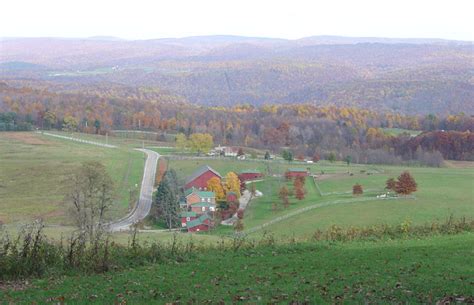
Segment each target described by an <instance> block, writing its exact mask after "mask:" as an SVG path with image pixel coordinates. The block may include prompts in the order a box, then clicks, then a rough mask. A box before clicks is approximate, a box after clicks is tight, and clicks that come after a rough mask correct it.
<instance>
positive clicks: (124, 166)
mask: <svg viewBox="0 0 474 305" xmlns="http://www.w3.org/2000/svg"><path fill="white" fill-rule="evenodd" d="M58 134H61V135H68V134H67V133H58ZM74 137H78V138H82V139H86V140H92V141H97V142H100V143H105V141H106V140H105V137H104V136H99V135H85V134H74ZM107 143H109V144H113V145H117V146H118V148H116V149H108V148H102V147H98V146H94V145H87V144H82V143H78V142H73V141H68V140H62V139H57V138H53V137H47V136H44V135H41V134H36V133H2V134H0V220H1V221H2V222H3V223H7V224H14V223H25V222H29V221H31V220H33V219H35V218H38V217H41V218H43V219H44V220H45V221H46V223H48V224H52V225H58V224H59V225H66V226H68V225H70V224H71V221H70V219H69V217H68V215H67V213H66V212H67V208H66V206H65V205H64V203H63V198H64V194H65V190H64V188H63V187H62V185H63V183H62V182H63V181H64V179H67V177H68V175H69V174H70V173H72V172H73V171H74V169H75V168H77V167H78V166H79V165H80V163H81V162H83V161H87V160H98V161H100V162H102V163H103V164H104V165H105V166H106V167H107V169H108V171H109V173H110V174H111V176H112V177H113V178H114V180H115V182H116V185H117V200H116V204H115V205H114V207H113V209H112V213H111V216H112V217H114V218H116V217H119V216H121V215H124V214H125V213H126V212H127V210H128V204H129V197H130V193H129V191H130V189H133V188H135V185H136V184H138V187H139V184H140V182H141V176H142V171H143V164H144V155H143V154H142V153H140V152H137V151H135V150H133V148H134V147H141V146H143V145H145V146H146V147H152V149H154V150H156V151H159V152H160V153H165V154H168V155H169V154H173V153H174V152H175V151H174V149H173V148H168V147H169V143H168V144H167V143H160V142H155V141H143V140H142V139H135V138H117V137H108V139H107ZM168 163H169V167H170V168H173V169H175V170H176V171H177V173H178V178H179V180H180V181H181V182H182V183H183V182H184V180H185V178H186V177H187V176H188V175H190V174H191V173H192V172H193V171H194V170H195V169H197V168H198V167H199V166H201V165H204V164H207V165H210V166H211V167H213V168H214V169H216V170H217V171H219V172H220V173H221V175H222V176H225V174H226V173H227V172H230V171H234V172H236V173H239V172H241V171H242V170H246V169H258V170H260V171H261V172H262V173H264V174H265V175H266V176H265V179H264V180H263V181H259V182H255V184H256V188H257V189H258V190H260V191H261V192H262V193H263V197H260V198H254V199H253V200H252V202H251V203H250V205H249V207H248V208H247V210H246V211H245V217H244V230H246V231H252V233H251V234H250V236H255V237H259V236H260V235H261V234H264V233H265V232H266V233H272V234H274V235H275V237H276V238H279V239H281V240H286V239H288V237H290V236H295V237H297V238H302V239H305V238H308V237H310V236H312V234H314V232H315V231H316V230H318V229H321V230H324V229H327V228H328V227H330V226H332V225H337V226H341V227H350V226H358V227H363V226H371V225H376V224H401V223H402V222H407V223H410V224H414V225H415V224H422V223H428V222H431V221H433V220H443V219H445V218H447V217H449V216H450V215H454V216H456V217H462V216H466V217H472V215H474V193H473V192H474V167H473V166H472V163H469V162H463V163H457V162H447V163H446V165H447V166H446V167H443V168H427V167H400V166H386V165H358V164H351V165H350V166H348V165H347V164H345V163H342V162H335V163H330V162H327V161H320V162H318V163H317V164H306V163H302V162H297V161H295V162H292V163H291V164H290V163H288V162H284V161H281V160H277V161H264V160H261V159H260V160H253V159H250V160H236V159H233V158H191V159H183V160H182V159H175V158H171V159H170V160H168ZM289 167H300V168H308V169H309V170H310V171H311V173H312V174H316V175H317V179H316V183H317V186H318V187H319V190H318V187H317V186H316V184H315V183H314V181H313V179H312V178H311V177H308V178H307V179H306V183H305V189H306V195H305V198H304V199H303V200H297V199H296V198H294V197H292V196H290V205H289V206H288V207H286V208H285V207H283V205H282V203H281V199H279V198H278V190H279V188H280V187H281V186H282V185H287V187H288V188H289V189H290V190H291V189H292V184H291V182H288V181H286V180H285V179H284V178H283V177H282V175H283V174H284V172H285V171H286V170H287V169H288V168H289ZM404 170H409V171H410V172H411V173H412V174H413V176H414V177H415V179H416V181H417V183H418V191H417V192H416V193H415V194H414V195H415V196H414V199H405V198H402V199H397V200H381V199H376V198H375V197H376V195H378V194H382V193H384V192H385V190H384V187H385V181H386V180H387V179H388V178H390V177H394V178H396V177H397V176H398V175H399V174H400V173H401V172H402V171H404ZM350 173H352V174H350ZM355 183H360V184H361V185H362V186H363V189H364V194H363V195H362V196H358V197H354V196H353V195H352V186H353V185H354V184H355ZM302 209H307V210H302ZM288 214H292V216H291V217H287V216H288ZM293 214H295V215H293ZM276 218H284V219H283V220H281V221H278V222H276V223H274V224H271V225H268V226H266V227H265V228H262V229H259V228H260V226H262V225H266V224H268V223H269V222H272V221H274V220H275V219H276ZM285 218H286V219H285ZM67 230H68V229H67V227H59V229H57V228H55V227H52V228H49V229H48V234H50V235H51V236H53V237H59V236H60V232H63V231H64V232H65V231H67ZM253 231H255V232H253ZM230 233H232V228H231V227H218V228H217V229H215V230H214V231H212V232H209V233H200V234H195V235H194V236H195V237H196V238H197V239H198V240H202V241H205V240H210V241H215V240H218V239H219V238H221V236H223V235H227V234H230ZM141 235H142V236H143V239H144V240H169V239H170V238H171V236H172V233H169V232H163V231H153V232H150V233H142V234H141ZM185 235H187V234H179V238H180V239H181V238H183V240H185V239H187V237H186V236H185ZM114 239H116V241H118V242H121V243H126V242H127V240H128V235H127V234H125V233H120V234H116V235H115V236H114Z"/></svg>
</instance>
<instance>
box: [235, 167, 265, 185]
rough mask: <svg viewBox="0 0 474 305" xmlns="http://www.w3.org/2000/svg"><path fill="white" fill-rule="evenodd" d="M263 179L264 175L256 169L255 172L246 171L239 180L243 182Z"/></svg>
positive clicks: (240, 175)
mask: <svg viewBox="0 0 474 305" xmlns="http://www.w3.org/2000/svg"><path fill="white" fill-rule="evenodd" d="M262 177H263V174H262V173H261V172H260V171H258V170H256V169H254V170H250V169H249V170H244V171H242V172H241V173H240V174H239V179H240V181H241V182H245V181H252V180H257V179H260V178H262Z"/></svg>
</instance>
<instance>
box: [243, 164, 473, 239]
mask: <svg viewBox="0 0 474 305" xmlns="http://www.w3.org/2000/svg"><path fill="white" fill-rule="evenodd" d="M361 167H362V166H357V167H352V168H351V172H354V173H355V174H354V175H353V176H350V175H349V174H340V175H334V176H331V177H329V178H328V179H322V180H321V181H319V182H318V185H319V187H320V189H321V191H322V192H323V194H326V195H324V196H322V197H321V196H315V195H314V194H311V193H310V192H311V189H308V197H311V198H312V200H313V204H320V203H326V202H328V203H331V204H330V205H328V206H323V207H320V208H315V209H312V210H310V211H306V212H304V213H301V214H299V215H297V216H294V217H291V218H288V219H286V220H283V221H281V222H278V223H276V224H273V225H271V226H268V227H266V228H265V230H266V231H268V232H272V233H274V234H275V235H277V236H293V235H294V236H297V237H305V238H306V237H310V236H311V235H312V234H313V233H314V232H315V231H316V230H317V229H323V230H324V229H327V228H328V227H330V226H331V225H337V226H340V227H349V226H359V227H361V226H371V225H376V224H401V223H402V222H409V223H412V224H423V223H429V222H431V221H433V220H444V219H446V218H447V217H449V216H450V215H453V216H455V217H473V216H474V169H473V168H421V167H410V168H404V167H394V166H378V168H379V169H380V170H383V171H381V172H380V173H374V174H371V175H367V174H366V173H360V170H361ZM356 168H357V171H355V169H356ZM362 170H364V169H362ZM404 170H408V171H410V172H411V173H412V175H413V176H414V178H415V179H416V181H417V183H418V191H417V192H416V193H414V199H405V198H401V199H395V200H394V199H391V200H377V199H376V198H374V197H375V196H376V195H377V194H382V193H384V192H385V191H384V186H385V181H386V180H387V179H388V178H389V177H395V178H396V177H397V176H398V175H399V174H400V173H401V172H402V171H404ZM356 172H357V173H356ZM355 183H359V184H361V185H362V186H363V188H364V189H366V190H369V191H368V192H367V191H366V193H365V194H364V195H363V196H362V197H353V196H352V194H351V192H352V186H353V185H354V184H355ZM262 187H265V186H262ZM354 199H355V200H357V201H354ZM365 199H371V200H367V201H364V200H365ZM373 199H375V200H373ZM275 200H278V199H277V198H275V195H273V196H272V197H262V198H261V199H259V200H255V201H254V202H253V203H252V205H251V206H250V209H249V213H248V215H249V217H250V219H248V220H246V221H245V224H246V225H247V226H248V227H247V228H251V227H252V226H253V225H254V219H253V214H254V213H257V212H256V211H259V212H258V213H259V215H265V214H268V213H271V203H272V202H273V201H275ZM359 200H360V201H359ZM293 202H295V203H294V206H292V207H291V208H290V209H287V210H288V212H290V211H291V210H293V209H297V208H302V207H305V206H308V203H307V201H301V202H298V201H293ZM262 206H264V207H262ZM261 210H265V213H264V212H263V211H261ZM277 213H278V215H281V214H284V212H282V211H278V212H277ZM274 214H275V212H274ZM264 219H265V220H268V218H267V217H264Z"/></svg>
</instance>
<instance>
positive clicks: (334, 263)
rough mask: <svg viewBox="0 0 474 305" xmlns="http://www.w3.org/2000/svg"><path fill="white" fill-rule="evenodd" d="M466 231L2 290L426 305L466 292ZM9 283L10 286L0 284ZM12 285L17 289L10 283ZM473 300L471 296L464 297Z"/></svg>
mask: <svg viewBox="0 0 474 305" xmlns="http://www.w3.org/2000/svg"><path fill="white" fill-rule="evenodd" d="M473 243H474V235H473V234H472V233H464V234H458V235H444V236H432V237H427V238H422V239H419V238H417V239H411V238H408V239H397V240H385V241H379V242H368V241H358V242H347V243H339V242H336V243H333V242H331V243H327V242H322V243H308V242H306V243H297V244H289V245H274V244H267V245H260V246H257V247H252V248H242V249H239V250H235V251H230V250H219V249H207V250H206V249H204V250H201V251H197V252H196V254H194V255H192V256H189V257H186V258H184V259H181V260H176V261H175V260H171V261H169V262H166V261H164V262H160V263H155V264H146V265H143V266H136V267H135V268H132V269H127V270H122V271H110V272H107V273H104V274H93V275H84V274H69V275H66V276H61V277H54V276H51V277H45V278H42V279H33V280H30V281H28V282H27V283H23V284H22V283H17V284H16V285H17V289H16V290H15V289H3V290H2V289H0V300H3V302H4V304H11V303H14V304H32V303H34V304H40V303H41V304H42V303H48V302H54V303H64V304H165V303H166V304H172V303H178V302H179V303H181V302H184V303H186V302H188V303H194V304H215V303H219V302H221V303H223V304H224V303H225V304H230V303H243V304H329V303H333V304H334V303H335V304H338V303H341V304H342V303H344V304H363V303H370V304H385V303H397V304H398V303H407V304H434V303H436V302H438V301H441V300H446V299H447V300H449V298H458V299H464V300H466V299H467V298H468V297H472V276H473V275H474V261H473V257H474V252H473V249H472V247H466V245H469V244H471V245H472V244H473ZM7 287H8V286H7ZM18 287H19V288H18ZM471 300H472V299H471Z"/></svg>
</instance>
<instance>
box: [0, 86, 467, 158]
mask: <svg viewBox="0 0 474 305" xmlns="http://www.w3.org/2000/svg"><path fill="white" fill-rule="evenodd" d="M21 83H23V82H12V83H11V84H7V83H1V84H0V88H1V90H0V130H28V129H32V128H34V127H36V128H40V129H51V128H54V129H59V130H68V131H82V132H87V133H101V134H104V133H105V132H110V131H111V130H114V129H133V130H148V131H157V132H158V136H157V139H158V140H166V138H167V137H166V135H167V134H171V135H175V134H177V133H183V134H185V135H186V136H190V135H191V134H193V133H208V134H210V135H211V136H212V137H213V139H214V143H216V144H217V143H219V144H224V145H237V146H247V147H255V148H261V149H268V150H271V151H274V152H280V151H281V149H282V148H285V147H290V148H291V150H292V151H293V152H294V153H295V156H303V158H304V157H305V156H307V157H311V158H326V157H327V155H329V154H333V153H337V154H336V158H338V159H341V160H342V159H344V158H346V157H347V156H351V159H352V160H354V161H355V162H358V163H359V162H363V163H392V164H393V163H400V162H402V160H413V159H417V160H421V161H423V162H424V163H429V164H431V165H440V162H441V161H442V157H444V158H448V159H456V160H472V159H474V155H473V153H472V152H473V151H474V147H473V145H474V138H473V134H472V133H471V132H470V131H471V130H474V118H473V117H472V116H467V115H465V114H462V113H461V114H457V115H449V116H436V115H427V116H408V115H400V114H396V113H392V112H386V113H384V112H381V111H371V110H365V109H360V108H354V107H335V106H323V107H321V106H314V105H311V104H293V105H275V104H274V105H264V106H261V107H255V106H252V105H249V104H241V105H235V106H233V107H217V106H214V107H209V106H198V105H195V104H190V103H188V102H186V100H185V99H183V98H182V97H179V96H175V95H173V94H171V93H169V92H167V91H164V90H159V89H156V88H155V89H152V88H135V87H124V86H120V85H110V86H106V85H84V86H83V87H82V90H81V91H79V90H77V89H69V88H68V86H67V85H64V84H63V85H54V84H49V83H41V82H36V83H35V84H34V87H30V86H25V87H16V86H17V85H18V84H21ZM387 128H388V129H391V128H402V129H405V130H407V129H408V130H416V131H419V130H423V131H426V133H422V134H420V135H418V136H416V137H412V136H411V135H410V134H407V133H401V134H400V135H398V136H395V135H393V134H390V133H389V132H387V131H386V129H387ZM437 130H445V131H443V132H436V131H437ZM426 154H428V155H426ZM441 156H442V157H441Z"/></svg>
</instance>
